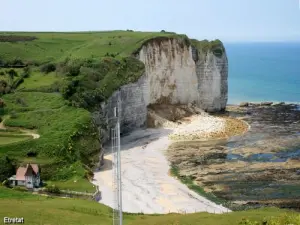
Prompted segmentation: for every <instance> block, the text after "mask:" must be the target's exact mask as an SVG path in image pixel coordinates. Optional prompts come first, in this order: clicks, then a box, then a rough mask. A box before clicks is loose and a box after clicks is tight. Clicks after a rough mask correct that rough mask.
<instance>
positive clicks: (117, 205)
mask: <svg viewBox="0 0 300 225" xmlns="http://www.w3.org/2000/svg"><path fill="white" fill-rule="evenodd" d="M120 104H121V98H120V94H119V101H118V104H117V107H114V118H115V119H116V124H115V126H114V127H113V128H111V143H112V145H111V146H112V171H113V174H112V176H113V184H112V185H113V192H114V202H113V207H112V208H113V225H122V224H123V214H122V179H121V174H122V173H121V143H120Z"/></svg>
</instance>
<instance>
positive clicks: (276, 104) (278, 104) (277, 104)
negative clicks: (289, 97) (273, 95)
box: [273, 102, 285, 106]
mask: <svg viewBox="0 0 300 225" xmlns="http://www.w3.org/2000/svg"><path fill="white" fill-rule="evenodd" d="M273 105H274V106H281V105H285V102H279V103H275V104H273Z"/></svg>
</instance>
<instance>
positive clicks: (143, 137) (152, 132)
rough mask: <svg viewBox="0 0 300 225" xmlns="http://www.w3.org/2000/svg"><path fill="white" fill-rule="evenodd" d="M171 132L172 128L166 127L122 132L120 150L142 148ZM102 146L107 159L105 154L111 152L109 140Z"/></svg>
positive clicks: (105, 155)
mask: <svg viewBox="0 0 300 225" xmlns="http://www.w3.org/2000/svg"><path fill="white" fill-rule="evenodd" d="M171 132H172V130H171V129H167V128H145V129H137V130H134V131H132V132H129V133H126V134H123V135H122V136H121V140H120V142H121V143H120V145H121V151H127V150H130V149H133V148H136V149H137V150H139V149H144V148H145V147H146V146H147V145H148V144H150V143H151V142H153V141H155V140H158V139H159V138H166V137H167V136H168V135H169V134H170V133H171ZM103 148H104V151H105V153H104V157H105V158H106V159H107V158H108V157H107V156H108V155H111V153H112V145H111V140H110V141H107V142H106V143H105V144H104V146H103ZM165 150H166V149H165Z"/></svg>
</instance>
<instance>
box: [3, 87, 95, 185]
mask: <svg viewBox="0 0 300 225" xmlns="http://www.w3.org/2000/svg"><path fill="white" fill-rule="evenodd" d="M3 99H4V101H5V102H6V105H7V106H6V113H7V114H13V115H14V116H13V117H11V118H8V119H6V120H5V125H6V126H10V127H22V128H27V129H36V131H37V133H38V134H40V138H38V139H30V140H28V141H23V142H16V143H13V144H10V145H2V146H0V155H4V154H7V155H9V156H13V157H15V158H17V159H19V160H20V161H21V162H37V163H39V164H41V166H42V171H43V172H42V174H41V176H42V178H44V180H55V181H59V182H58V183H59V184H60V187H61V188H63V189H64V188H67V189H74V190H80V191H81V190H88V191H93V190H94V188H92V185H91V184H89V183H88V181H86V182H83V177H84V176H85V171H84V169H82V167H80V166H79V165H78V164H73V163H75V162H76V161H81V162H84V163H86V164H88V163H89V162H90V160H93V159H91V158H90V155H97V153H98V152H99V149H100V143H99V141H98V137H97V131H96V130H93V129H92V128H93V127H91V117H90V113H89V112H88V111H86V110H84V109H79V108H74V107H71V106H67V105H66V104H65V100H64V99H63V98H62V96H61V95H60V94H59V93H41V92H16V93H14V94H8V95H4V96H3ZM0 140H1V139H0ZM29 153H34V154H36V155H37V157H35V158H30V157H27V156H28V154H29ZM65 165H67V166H65ZM72 165H73V168H72ZM74 165H75V166H74ZM61 170H62V171H61ZM71 181H76V182H74V185H73V186H75V187H73V188H72V186H71V187H70V184H69V183H70V182H71ZM77 181H78V183H77ZM66 182H68V184H69V185H66V184H65V183H66ZM52 183H53V182H52ZM66 186H67V187H66Z"/></svg>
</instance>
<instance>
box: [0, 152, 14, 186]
mask: <svg viewBox="0 0 300 225" xmlns="http://www.w3.org/2000/svg"><path fill="white" fill-rule="evenodd" d="M15 173H16V167H15V163H14V162H13V161H12V160H11V159H10V158H9V157H8V156H2V157H1V158H0V182H3V181H4V180H6V179H8V178H9V177H11V176H12V175H14V174H15Z"/></svg>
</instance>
